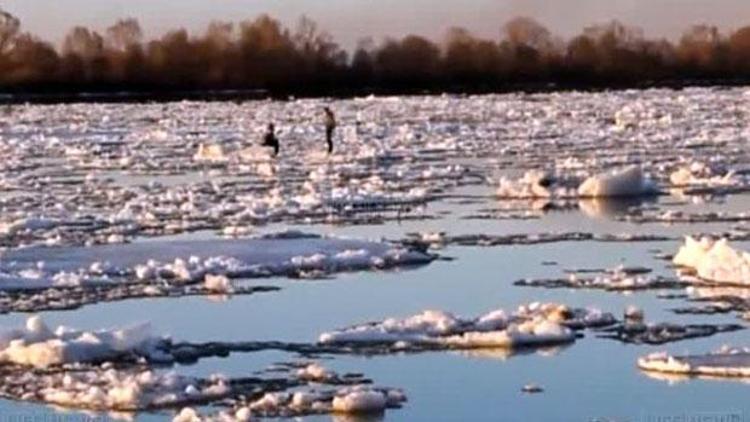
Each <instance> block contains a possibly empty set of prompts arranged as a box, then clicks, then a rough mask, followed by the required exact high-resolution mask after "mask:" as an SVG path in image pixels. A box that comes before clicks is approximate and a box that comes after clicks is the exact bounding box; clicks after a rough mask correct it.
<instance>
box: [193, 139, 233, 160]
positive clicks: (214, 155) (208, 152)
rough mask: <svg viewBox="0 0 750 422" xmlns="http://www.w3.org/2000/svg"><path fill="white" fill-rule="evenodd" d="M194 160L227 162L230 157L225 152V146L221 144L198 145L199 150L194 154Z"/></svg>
mask: <svg viewBox="0 0 750 422" xmlns="http://www.w3.org/2000/svg"><path fill="white" fill-rule="evenodd" d="M193 160H195V161H204V162H225V161H227V160H228V157H227V156H226V155H225V154H224V148H222V146H221V145H219V144H204V143H201V144H200V145H198V151H197V152H196V153H195V155H193Z"/></svg>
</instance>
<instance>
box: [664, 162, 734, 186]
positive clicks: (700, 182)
mask: <svg viewBox="0 0 750 422" xmlns="http://www.w3.org/2000/svg"><path fill="white" fill-rule="evenodd" d="M669 182H670V183H671V184H672V186H676V187H685V186H727V185H733V184H737V183H739V182H740V180H739V179H738V178H737V176H736V175H735V174H734V172H731V171H730V172H727V173H726V174H724V175H723V176H721V175H719V174H716V172H715V171H714V170H713V169H712V168H710V167H709V166H707V165H705V164H703V163H700V162H693V163H691V164H689V165H685V166H682V167H679V168H678V169H677V170H675V171H673V172H672V173H671V174H670V175H669Z"/></svg>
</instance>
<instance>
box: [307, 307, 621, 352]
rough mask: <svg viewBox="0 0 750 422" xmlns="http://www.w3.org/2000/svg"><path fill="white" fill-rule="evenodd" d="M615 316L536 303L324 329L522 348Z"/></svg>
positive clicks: (389, 340) (368, 340)
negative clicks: (472, 315) (472, 314)
mask: <svg viewBox="0 0 750 422" xmlns="http://www.w3.org/2000/svg"><path fill="white" fill-rule="evenodd" d="M614 322H615V320H614V317H612V315H611V314H608V313H602V312H601V311H599V310H595V309H590V310H586V309H569V308H567V307H566V306H563V305H558V304H552V303H544V304H542V303H532V304H529V305H524V306H521V307H519V308H518V310H517V311H516V312H514V313H513V314H512V315H510V316H507V314H506V313H505V312H504V311H503V310H495V311H492V312H490V313H488V314H486V315H483V316H480V317H479V318H476V319H462V318H458V317H456V316H454V315H453V314H450V313H448V312H444V311H424V312H423V313H421V314H417V315H413V316H411V317H407V318H404V319H396V318H388V319H385V320H383V321H381V322H373V323H368V324H362V325H356V326H353V327H350V328H346V329H341V330H337V331H332V332H327V333H323V334H322V335H321V336H320V337H319V342H320V343H323V344H337V343H343V344H348V343H362V344H378V343H386V344H392V345H395V344H398V343H402V344H409V345H417V346H418V345H428V346H437V347H445V348H464V349H470V348H483V347H507V348H514V347H522V346H538V345H551V344H559V343H567V342H572V341H574V340H575V333H574V331H573V329H578V328H585V327H592V326H606V325H610V324H612V323H614Z"/></svg>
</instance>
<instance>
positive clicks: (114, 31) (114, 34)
mask: <svg viewBox="0 0 750 422" xmlns="http://www.w3.org/2000/svg"><path fill="white" fill-rule="evenodd" d="M142 39H143V31H142V30H141V25H140V24H139V23H138V21H137V20H136V19H134V18H128V19H120V20H118V21H117V22H116V23H115V24H114V25H112V26H110V27H109V28H107V40H106V42H107V47H108V48H111V49H115V50H120V51H124V50H126V49H128V48H130V47H132V46H134V45H137V44H140V43H141V41H142Z"/></svg>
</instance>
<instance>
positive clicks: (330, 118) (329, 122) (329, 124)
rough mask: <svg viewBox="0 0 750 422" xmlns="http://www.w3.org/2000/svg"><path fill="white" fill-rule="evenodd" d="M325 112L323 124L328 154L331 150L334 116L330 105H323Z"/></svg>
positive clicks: (334, 127) (334, 124)
mask: <svg viewBox="0 0 750 422" xmlns="http://www.w3.org/2000/svg"><path fill="white" fill-rule="evenodd" d="M323 111H324V112H325V124H326V143H327V144H328V154H331V153H332V152H333V130H334V129H336V116H334V115H333V111H332V110H331V109H330V107H323Z"/></svg>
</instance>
